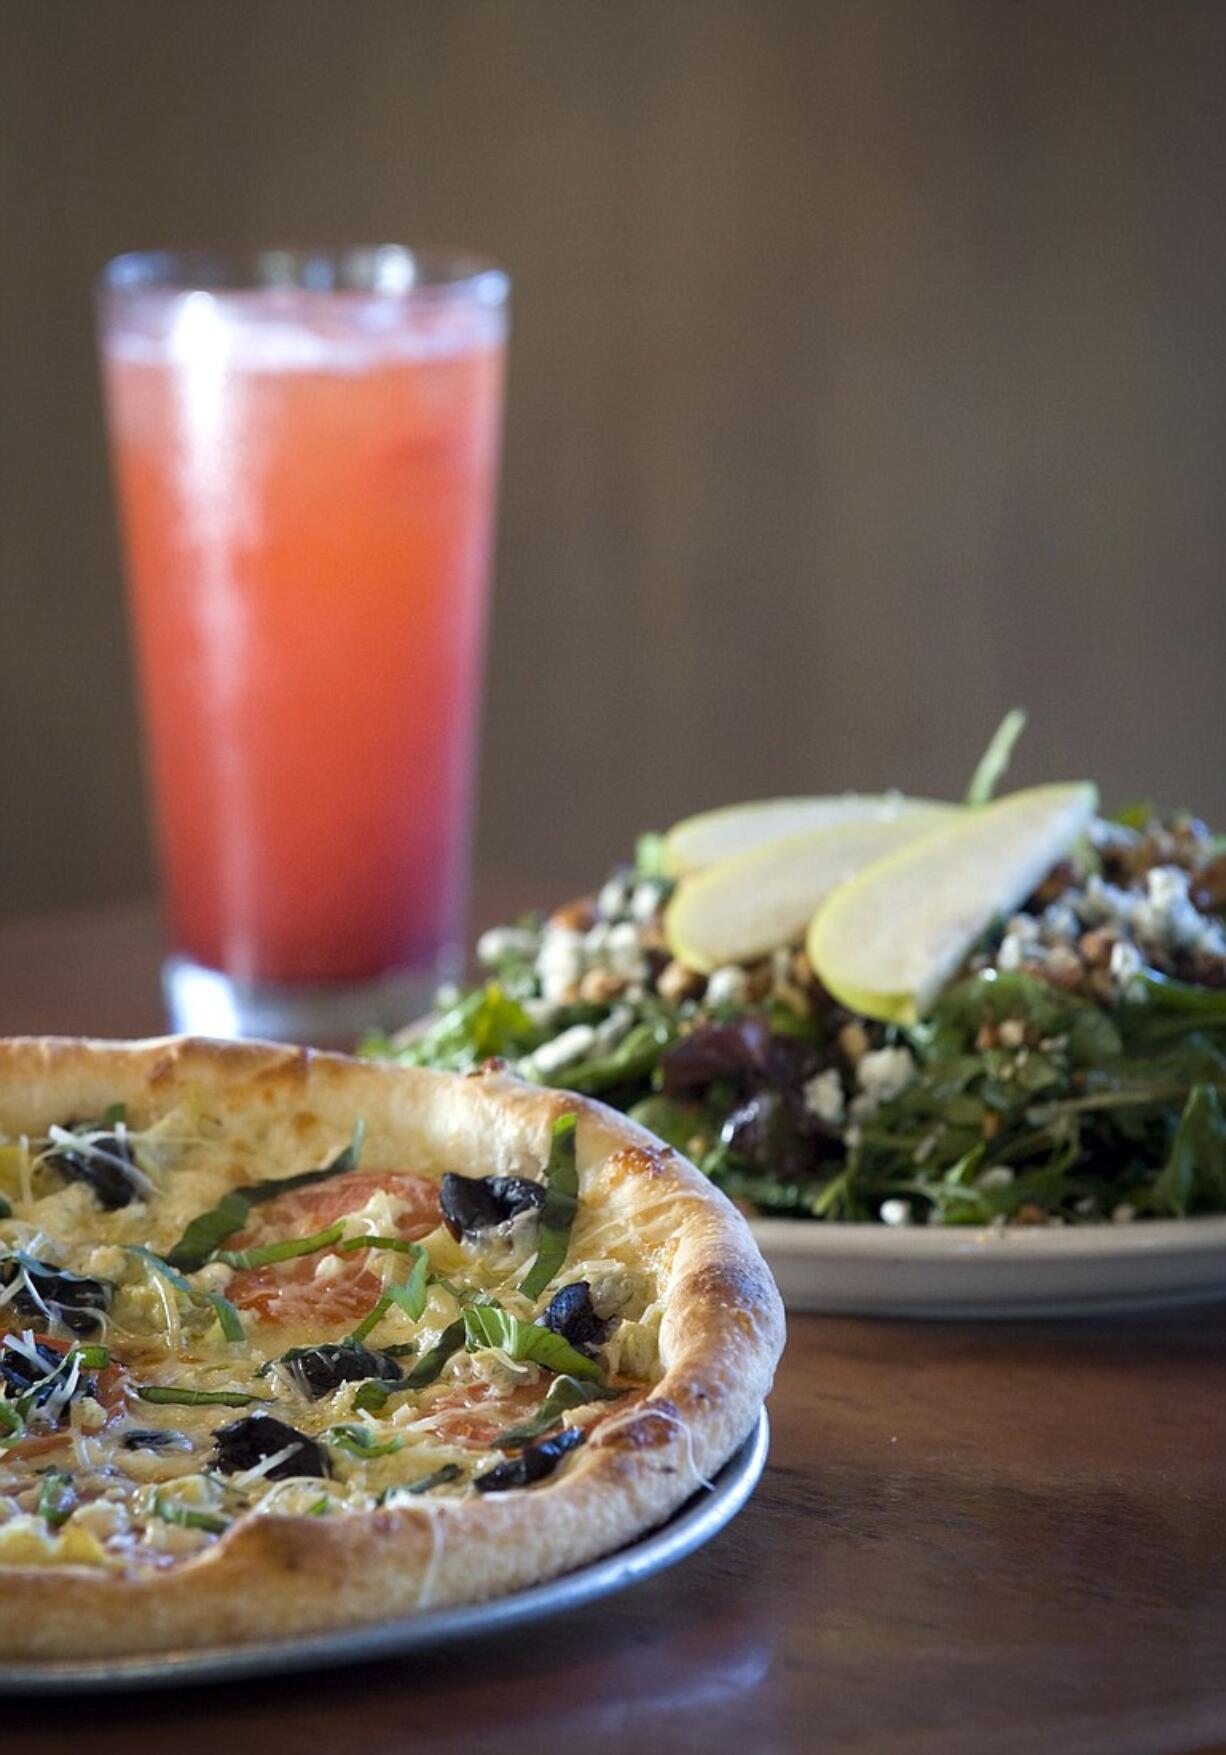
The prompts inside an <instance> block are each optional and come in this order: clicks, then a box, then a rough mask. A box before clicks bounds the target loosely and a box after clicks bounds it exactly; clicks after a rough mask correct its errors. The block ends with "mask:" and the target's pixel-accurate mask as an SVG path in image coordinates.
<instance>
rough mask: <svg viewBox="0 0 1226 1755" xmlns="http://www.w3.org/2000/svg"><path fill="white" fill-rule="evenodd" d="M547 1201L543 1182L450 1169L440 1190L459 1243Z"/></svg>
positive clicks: (448, 1223)
mask: <svg viewBox="0 0 1226 1755" xmlns="http://www.w3.org/2000/svg"><path fill="white" fill-rule="evenodd" d="M544 1204H545V1189H544V1187H543V1185H542V1184H541V1183H539V1182H531V1181H529V1179H528V1178H527V1177H526V1176H455V1175H453V1174H452V1173H451V1172H450V1171H449V1172H448V1173H447V1175H446V1176H444V1177H443V1185H442V1188H441V1189H440V1190H439V1206H440V1207H441V1208H442V1211H443V1223H444V1224H445V1225H446V1227H447V1229H448V1230H449V1231H450V1232H451V1235H452V1236H453V1237H454V1238H455V1239H456V1241H457V1242H459V1240H460V1238H461V1237H472V1236H475V1235H476V1233H477V1232H479V1231H492V1230H493V1229H494V1227H495V1225H504V1224H505V1223H506V1222H507V1220H508V1219H515V1218H518V1217H519V1215H520V1213H526V1212H535V1211H537V1210H538V1209H539V1208H540V1207H542V1206H543V1205H544Z"/></svg>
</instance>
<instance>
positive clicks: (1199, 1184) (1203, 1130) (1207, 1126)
mask: <svg viewBox="0 0 1226 1755" xmlns="http://www.w3.org/2000/svg"><path fill="white" fill-rule="evenodd" d="M1200 1205H1203V1206H1207V1207H1211V1208H1214V1209H1216V1210H1218V1211H1220V1210H1221V1208H1222V1207H1223V1206H1224V1205H1226V1120H1224V1119H1223V1115H1222V1102H1221V1098H1220V1097H1219V1096H1218V1093H1217V1089H1216V1087H1215V1086H1213V1085H1194V1086H1193V1087H1192V1089H1191V1091H1189V1093H1188V1100H1187V1102H1186V1103H1185V1104H1184V1107H1183V1113H1182V1115H1181V1116H1180V1118H1179V1126H1178V1127H1177V1128H1176V1129H1175V1136H1174V1138H1173V1139H1172V1141H1171V1149H1170V1152H1169V1154H1168V1156H1167V1160H1166V1163H1165V1165H1164V1166H1163V1169H1162V1172H1161V1174H1160V1175H1159V1176H1158V1177H1157V1179H1156V1180H1155V1182H1154V1185H1153V1188H1152V1190H1151V1193H1150V1198H1149V1206H1150V1207H1151V1209H1152V1210H1153V1211H1154V1212H1160V1213H1173V1214H1175V1216H1176V1217H1177V1218H1181V1219H1182V1218H1185V1217H1186V1216H1187V1214H1188V1213H1189V1212H1191V1211H1192V1210H1193V1208H1194V1207H1196V1206H1200Z"/></svg>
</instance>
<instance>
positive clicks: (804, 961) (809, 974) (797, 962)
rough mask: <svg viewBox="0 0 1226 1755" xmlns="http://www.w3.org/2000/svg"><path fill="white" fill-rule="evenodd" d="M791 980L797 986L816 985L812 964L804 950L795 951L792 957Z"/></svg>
mask: <svg viewBox="0 0 1226 1755" xmlns="http://www.w3.org/2000/svg"><path fill="white" fill-rule="evenodd" d="M792 980H793V981H794V982H795V983H796V985H797V986H798V987H815V986H816V985H817V977H816V976H815V975H814V973H813V965H812V963H811V962H810V961H809V959H808V957H807V956H806V954H805V952H804V951H797V952H796V955H795V956H794V957H793V958H792Z"/></svg>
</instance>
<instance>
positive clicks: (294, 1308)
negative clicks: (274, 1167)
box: [226, 1170, 442, 1327]
mask: <svg viewBox="0 0 1226 1755" xmlns="http://www.w3.org/2000/svg"><path fill="white" fill-rule="evenodd" d="M379 1193H387V1194H390V1195H393V1196H394V1197H395V1198H396V1199H397V1200H398V1201H400V1202H402V1203H403V1205H402V1208H401V1211H400V1212H399V1214H398V1216H397V1218H396V1223H395V1231H394V1235H395V1236H397V1237H400V1238H403V1239H404V1240H405V1241H406V1242H410V1243H411V1242H413V1241H415V1240H416V1239H417V1238H419V1237H424V1236H425V1235H426V1233H427V1232H428V1231H433V1230H434V1228H435V1227H436V1225H438V1224H439V1222H440V1220H441V1217H442V1214H441V1212H440V1210H439V1204H438V1184H437V1183H436V1182H432V1181H431V1180H430V1179H429V1177H426V1176H414V1175H412V1174H411V1173H410V1172H408V1171H400V1170H386V1171H376V1170H360V1171H354V1172H353V1173H352V1174H351V1175H348V1176H340V1177H337V1179H336V1181H335V1182H321V1183H317V1184H316V1185H315V1186H314V1187H308V1188H295V1189H290V1190H289V1192H288V1193H286V1194H283V1195H279V1196H278V1197H277V1198H276V1199H275V1200H271V1201H266V1202H265V1203H264V1205H263V1206H261V1207H258V1208H257V1209H256V1210H255V1211H254V1212H253V1213H252V1215H251V1221H250V1223H249V1224H248V1225H247V1226H246V1227H245V1228H244V1229H243V1230H242V1231H241V1232H239V1234H238V1236H237V1237H235V1238H233V1239H231V1240H230V1241H229V1244H228V1247H229V1248H231V1249H252V1248H254V1247H255V1246H256V1245H258V1244H261V1243H273V1242H276V1241H277V1240H278V1239H280V1238H283V1237H302V1236H309V1235H310V1234H311V1233H312V1232H314V1231H326V1230H327V1228H328V1226H329V1225H334V1224H335V1223H336V1221H337V1220H338V1219H343V1218H344V1217H345V1216H346V1215H347V1214H349V1213H354V1212H358V1211H359V1210H360V1209H361V1208H362V1207H364V1206H365V1205H366V1203H367V1201H369V1200H370V1198H371V1196H372V1195H374V1194H379ZM329 1256H331V1257H335V1258H336V1260H337V1263H338V1268H337V1272H336V1273H335V1274H334V1275H332V1276H330V1277H325V1278H323V1279H319V1278H317V1277H316V1270H317V1269H318V1267H319V1264H320V1263H321V1262H322V1261H323V1260H325V1259H326V1258H327V1257H329ZM370 1264H371V1252H370V1251H369V1250H367V1249H355V1250H353V1251H347V1252H346V1253H344V1254H342V1255H338V1254H337V1251H335V1250H319V1251H317V1253H316V1254H314V1255H298V1256H293V1257H291V1259H290V1260H289V1261H278V1262H273V1263H271V1264H270V1265H269V1266H268V1267H261V1268H240V1269H239V1270H238V1271H237V1272H236V1273H235V1274H234V1275H233V1277H232V1278H231V1280H230V1283H229V1285H228V1286H227V1287H226V1297H227V1298H229V1300H230V1302H231V1303H232V1304H237V1305H238V1306H239V1308H240V1309H242V1310H254V1311H255V1312H256V1313H257V1314H258V1315H259V1316H261V1317H263V1318H264V1320H265V1321H267V1322H275V1323H281V1324H285V1325H287V1326H297V1325H305V1324H317V1325H319V1326H322V1327H334V1326H336V1325H338V1324H346V1323H352V1322H353V1321H354V1319H355V1318H358V1317H361V1316H364V1315H365V1314H366V1312H367V1311H368V1310H369V1309H370V1307H371V1305H372V1304H374V1303H375V1301H376V1300H377V1298H378V1297H379V1292H380V1289H381V1286H382V1281H381V1279H380V1277H379V1275H378V1274H377V1273H376V1272H375V1271H374V1269H373V1267H372V1266H371V1265H370Z"/></svg>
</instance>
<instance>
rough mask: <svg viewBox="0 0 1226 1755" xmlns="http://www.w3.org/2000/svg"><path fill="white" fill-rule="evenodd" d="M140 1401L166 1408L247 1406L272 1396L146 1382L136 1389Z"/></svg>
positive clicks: (239, 1390) (271, 1398)
mask: <svg viewBox="0 0 1226 1755" xmlns="http://www.w3.org/2000/svg"><path fill="white" fill-rule="evenodd" d="M136 1393H137V1396H138V1397H139V1398H140V1400H141V1401H142V1402H152V1403H153V1404H154V1405H155V1406H156V1407H167V1408H249V1407H251V1406H252V1405H253V1403H255V1402H270V1401H272V1400H273V1397H272V1396H268V1395H248V1394H247V1392H246V1390H241V1389H187V1388H185V1387H183V1386H181V1385H178V1384H173V1383H146V1384H142V1385H140V1387H139V1388H138V1389H137V1391H136Z"/></svg>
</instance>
